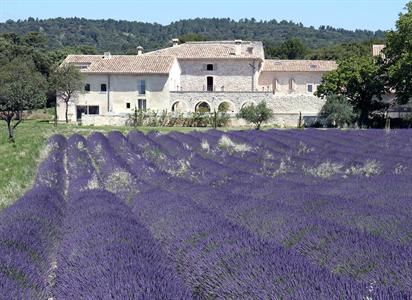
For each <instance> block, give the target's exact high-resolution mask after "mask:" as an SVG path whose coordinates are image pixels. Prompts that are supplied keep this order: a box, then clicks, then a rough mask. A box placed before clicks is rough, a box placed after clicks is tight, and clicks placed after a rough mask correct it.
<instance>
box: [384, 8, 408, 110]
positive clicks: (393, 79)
mask: <svg viewBox="0 0 412 300" xmlns="http://www.w3.org/2000/svg"><path fill="white" fill-rule="evenodd" d="M406 10H407V12H406V13H402V14H400V16H399V19H398V21H397V22H396V30H394V31H390V32H389V33H388V36H387V44H386V48H385V50H384V56H385V57H384V62H383V64H384V68H385V69H386V72H387V76H388V84H389V86H390V87H392V88H393V90H394V91H395V93H396V98H397V101H398V102H399V103H402V104H403V103H406V102H408V101H409V100H410V99H411V98H412V2H409V3H408V4H407V5H406Z"/></svg>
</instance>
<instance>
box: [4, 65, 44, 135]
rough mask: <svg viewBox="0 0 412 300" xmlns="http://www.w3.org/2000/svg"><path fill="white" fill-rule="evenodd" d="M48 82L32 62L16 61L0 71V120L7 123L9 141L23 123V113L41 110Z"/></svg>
mask: <svg viewBox="0 0 412 300" xmlns="http://www.w3.org/2000/svg"><path fill="white" fill-rule="evenodd" d="M45 91H46V81H45V79H44V77H43V76H42V75H41V74H40V73H39V72H37V71H36V70H35V67H34V64H33V62H32V61H30V60H25V59H23V58H19V59H14V60H12V61H10V62H9V63H7V64H5V65H3V66H2V67H1V69H0V119H1V120H3V121H5V122H6V123H7V130H8V136H9V141H10V142H14V129H16V127H17V126H18V125H19V124H20V123H21V122H22V121H23V111H25V110H31V109H34V108H39V107H41V106H42V105H43V104H44V101H45V99H46V92H45Z"/></svg>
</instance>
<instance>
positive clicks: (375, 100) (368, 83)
mask: <svg viewBox="0 0 412 300" xmlns="http://www.w3.org/2000/svg"><path fill="white" fill-rule="evenodd" d="M385 92H386V88H385V82H384V80H382V78H381V69H380V67H379V65H378V64H377V63H376V61H375V59H374V58H373V57H357V56H354V57H351V58H348V59H344V60H341V61H339V66H338V68H337V70H335V71H332V72H328V73H326V74H325V75H324V76H323V78H322V84H321V85H319V87H318V90H317V91H316V93H315V94H316V95H317V96H319V97H322V98H323V97H327V96H330V95H333V94H337V95H344V96H345V97H347V98H348V99H349V103H350V104H351V105H353V107H354V108H355V111H356V112H357V113H359V116H360V124H361V125H363V126H366V125H367V124H368V117H369V113H370V112H372V111H374V110H379V109H382V108H384V107H385V106H387V105H388V104H387V103H384V102H382V101H381V100H382V95H383V94H384V93H385Z"/></svg>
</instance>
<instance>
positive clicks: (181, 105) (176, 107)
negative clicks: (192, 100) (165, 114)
mask: <svg viewBox="0 0 412 300" xmlns="http://www.w3.org/2000/svg"><path fill="white" fill-rule="evenodd" d="M187 108H188V105H187V103H186V102H185V101H181V100H177V101H175V102H173V104H172V107H171V110H172V112H186V111H187Z"/></svg>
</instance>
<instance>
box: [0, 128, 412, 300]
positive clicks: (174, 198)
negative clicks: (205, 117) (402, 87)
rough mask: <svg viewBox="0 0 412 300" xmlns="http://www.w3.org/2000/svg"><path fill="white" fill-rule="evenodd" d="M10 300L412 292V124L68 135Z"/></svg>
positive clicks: (12, 217) (8, 275)
mask: <svg viewBox="0 0 412 300" xmlns="http://www.w3.org/2000/svg"><path fill="white" fill-rule="evenodd" d="M47 150H48V156H47V158H46V159H45V160H44V161H43V162H42V163H41V165H40V166H39V168H38V172H37V177H36V181H35V184H34V186H33V188H32V189H31V190H30V191H28V192H27V193H26V194H25V195H24V196H23V197H22V198H21V199H19V200H18V201H17V202H15V204H13V205H12V206H9V207H8V208H6V209H4V210H3V211H1V212H0V299H48V298H49V299H50V298H51V299H57V300H59V299H412V131H409V130H399V131H391V132H385V131H382V130H357V131H349V130H348V131H339V130H327V131H325V130H288V131H287V130H284V131H283V130H268V131H232V132H221V131H215V130H209V131H206V132H196V131H194V132H191V133H185V134H184V133H178V132H172V133H169V134H159V133H149V134H147V135H144V134H143V133H141V132H137V131H136V132H131V133H129V134H128V135H127V136H123V135H122V134H121V133H119V132H111V133H109V134H107V135H103V134H101V133H93V134H91V135H90V136H88V137H87V138H85V137H83V136H81V135H72V136H71V137H69V138H67V139H66V138H65V137H63V136H59V135H56V136H53V137H52V138H51V139H50V140H49V142H48V145H47Z"/></svg>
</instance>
